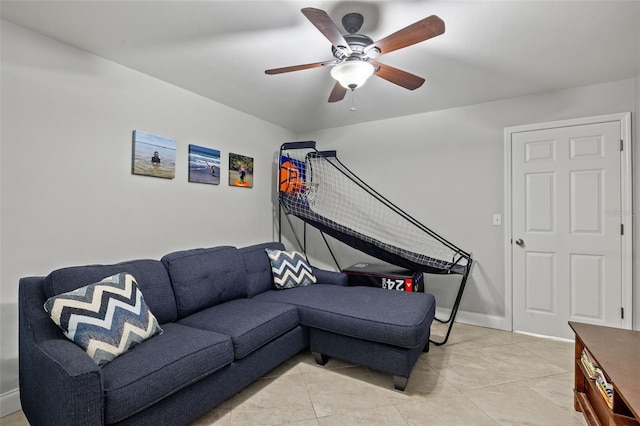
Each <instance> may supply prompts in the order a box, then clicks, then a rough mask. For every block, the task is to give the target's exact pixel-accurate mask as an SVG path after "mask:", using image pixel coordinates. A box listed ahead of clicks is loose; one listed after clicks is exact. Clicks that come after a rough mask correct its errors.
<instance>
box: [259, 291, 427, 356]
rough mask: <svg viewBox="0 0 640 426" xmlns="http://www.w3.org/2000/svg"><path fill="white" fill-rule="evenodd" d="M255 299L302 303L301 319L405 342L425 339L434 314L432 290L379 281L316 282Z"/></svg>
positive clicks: (323, 326)
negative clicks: (385, 287) (355, 284)
mask: <svg viewBox="0 0 640 426" xmlns="http://www.w3.org/2000/svg"><path fill="white" fill-rule="evenodd" d="M254 299H257V300H265V301H270V302H283V303H291V304H294V305H296V306H298V315H299V316H300V323H301V324H303V325H306V326H309V327H315V328H319V329H322V330H326V331H331V332H334V333H338V334H342V335H345V336H350V337H356V338H359V339H365V340H371V341H374V342H381V343H387V344H390V345H396V346H401V347H405V348H413V347H416V346H420V345H424V344H425V343H426V341H427V340H428V338H429V327H430V325H431V322H432V321H433V316H434V314H435V298H434V297H433V295H431V294H427V293H406V292H402V291H389V290H383V289H380V288H374V287H341V286H335V285H327V284H315V285H311V286H307V287H296V288H292V289H289V290H287V291H279V290H270V291H266V292H264V293H261V294H259V295H257V296H256V297H255V298H254Z"/></svg>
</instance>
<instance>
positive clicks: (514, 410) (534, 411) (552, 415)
mask: <svg viewBox="0 0 640 426" xmlns="http://www.w3.org/2000/svg"><path fill="white" fill-rule="evenodd" d="M466 395H467V397H468V398H469V399H470V400H471V401H473V403H475V405H477V406H478V407H479V408H480V409H482V410H483V411H484V412H485V413H487V414H488V415H489V416H490V417H491V418H493V419H494V420H495V421H497V422H498V423H499V424H501V425H563V426H564V425H566V426H569V425H584V424H585V421H584V419H583V418H582V414H581V413H576V412H575V411H574V410H573V405H571V406H569V407H560V406H558V405H556V404H554V403H553V402H551V401H549V399H548V398H545V397H543V396H542V395H540V394H539V393H538V392H536V391H535V390H533V389H531V388H530V387H528V386H525V385H523V384H522V383H508V384H504V385H500V386H491V387H487V388H482V389H476V390H475V391H470V392H467V394H466Z"/></svg>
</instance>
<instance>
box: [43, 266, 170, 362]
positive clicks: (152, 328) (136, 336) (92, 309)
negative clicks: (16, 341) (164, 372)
mask: <svg viewBox="0 0 640 426" xmlns="http://www.w3.org/2000/svg"><path fill="white" fill-rule="evenodd" d="M44 309H45V311H47V313H48V314H49V316H50V317H51V319H52V320H53V322H55V323H56V324H57V325H58V326H59V327H60V328H61V329H62V331H63V332H64V334H65V336H67V338H68V339H69V340H71V341H73V342H74V343H76V344H77V345H78V346H80V347H81V348H83V349H84V350H85V351H86V352H87V354H89V356H90V357H91V359H93V361H94V362H95V363H96V364H98V365H104V364H106V363H108V362H109V361H111V360H113V359H114V358H115V357H117V356H119V355H122V354H123V353H125V352H126V351H127V350H128V349H130V348H132V347H133V346H135V345H137V344H138V343H140V342H142V341H144V340H146V339H148V338H149V337H151V336H154V335H156V334H160V333H162V328H160V325H159V324H158V321H157V320H156V317H155V316H153V314H152V313H151V311H150V310H149V307H148V306H147V304H146V303H145V302H144V298H143V297H142V292H141V291H140V289H139V288H138V283H137V282H136V280H135V278H134V277H133V276H131V275H129V274H127V273H120V274H116V275H113V276H111V277H107V278H105V279H103V280H102V281H100V282H98V283H94V284H89V285H87V286H85V287H81V288H79V289H77V290H73V291H70V292H67V293H62V294H59V295H57V296H54V297H52V298H50V299H48V300H47V301H46V302H45V304H44Z"/></svg>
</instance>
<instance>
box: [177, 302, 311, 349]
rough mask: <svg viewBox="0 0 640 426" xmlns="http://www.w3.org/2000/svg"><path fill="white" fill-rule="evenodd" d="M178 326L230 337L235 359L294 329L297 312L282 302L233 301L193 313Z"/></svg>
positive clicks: (296, 322) (294, 308) (293, 307)
mask: <svg viewBox="0 0 640 426" xmlns="http://www.w3.org/2000/svg"><path fill="white" fill-rule="evenodd" d="M178 323H179V324H183V325H188V326H190V327H197V328H203V329H206V330H211V331H215V332H218V333H221V334H226V335H228V336H231V340H232V341H233V349H234V353H235V358H236V359H241V358H244V357H246V356H247V355H249V354H250V353H251V352H253V351H255V350H256V349H258V348H259V347H261V346H263V345H264V344H266V343H268V342H270V341H271V340H273V339H275V338H277V337H280V336H281V335H283V334H285V333H286V332H287V331H289V330H291V329H293V328H295V327H296V326H297V325H298V310H297V308H296V307H295V306H293V305H286V304H283V303H272V302H263V301H258V300H255V299H236V300H232V301H230V302H226V303H222V304H220V305H216V306H213V307H211V308H208V309H205V310H203V311H200V312H196V313H195V314H193V315H189V316H188V317H186V318H183V319H181V320H180V321H178Z"/></svg>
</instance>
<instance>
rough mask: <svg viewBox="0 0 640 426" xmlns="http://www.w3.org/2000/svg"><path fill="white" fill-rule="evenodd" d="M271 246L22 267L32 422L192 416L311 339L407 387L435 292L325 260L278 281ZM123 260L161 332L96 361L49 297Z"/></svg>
mask: <svg viewBox="0 0 640 426" xmlns="http://www.w3.org/2000/svg"><path fill="white" fill-rule="evenodd" d="M265 248H271V249H279V250H284V247H283V246H282V244H280V243H264V244H258V245H253V246H249V247H244V248H239V249H238V248H235V247H231V246H221V247H214V248H208V249H193V250H187V251H180V252H175V253H171V254H168V255H166V256H164V257H163V258H162V259H161V260H134V261H128V262H123V263H118V264H114V265H88V266H77V267H68V268H63V269H58V270H56V271H53V272H51V274H49V275H48V276H47V277H26V278H22V279H21V280H20V284H19V324H20V329H19V340H20V342H19V350H20V354H19V363H20V367H19V370H20V399H21V403H22V409H23V411H24V413H25V415H26V417H27V419H28V420H29V422H30V423H31V424H32V425H91V426H94V425H110V424H121V425H125V424H136V425H143V424H148V425H154V426H155V425H158V424H171V425H180V424H188V423H189V422H191V421H193V420H195V419H197V418H198V417H200V416H202V415H203V414H205V413H206V412H207V411H209V410H210V409H212V408H213V407H215V406H216V405H218V404H220V403H221V402H222V401H224V400H225V399H227V398H229V397H230V396H232V395H234V394H235V393H237V392H239V391H240V390H242V389H243V388H244V387H246V386H247V385H249V384H250V383H252V382H253V381H255V380H256V379H258V378H260V377H261V376H263V375H264V374H265V373H267V372H269V371H270V370H271V369H273V368H275V367H277V366H278V365H280V364H281V363H283V362H284V361H286V360H288V359H289V358H291V357H292V356H294V355H295V354H297V353H298V352H300V351H301V350H303V349H306V348H310V350H311V351H312V352H313V353H314V356H315V358H316V361H317V362H318V363H320V364H324V363H325V362H326V361H327V360H328V358H329V357H335V358H338V359H342V360H345V361H349V362H352V363H356V364H359V365H363V366H366V367H369V368H373V369H377V370H381V371H383V372H386V373H389V374H392V375H393V376H394V379H395V386H396V388H397V389H399V390H404V387H405V385H406V383H407V379H408V377H409V374H410V372H411V370H412V368H413V366H414V365H415V363H416V361H417V359H418V357H419V356H420V354H421V353H422V352H423V350H428V344H429V333H430V326H431V322H432V320H433V316H434V310H435V300H434V298H433V296H432V295H430V294H425V293H402V292H395V291H388V290H382V289H377V288H371V287H349V286H347V285H346V284H347V278H346V275H344V274H341V273H338V272H331V271H325V270H319V269H314V274H315V276H316V278H317V283H316V284H313V285H310V286H306V287H296V288H291V289H286V290H276V289H274V287H273V280H272V274H271V264H270V262H269V259H268V257H267V255H266V253H265ZM121 272H128V273H129V274H131V275H133V276H134V277H135V278H136V281H137V283H138V286H139V288H140V290H141V291H142V293H143V294H144V300H145V302H146V303H147V305H148V307H149V309H150V310H151V312H152V313H153V314H154V315H155V316H156V318H157V320H158V322H159V323H160V325H161V327H162V329H163V333H162V334H160V335H156V336H154V337H152V338H150V339H148V340H146V341H144V342H142V343H140V344H139V345H137V346H135V347H133V348H132V349H130V350H129V351H127V352H125V353H124V354H122V355H120V356H118V357H117V358H115V359H113V360H112V361H111V362H109V363H107V364H106V365H103V366H98V365H97V364H96V363H95V362H94V361H93V360H92V359H91V358H90V357H89V356H88V355H87V353H86V352H85V351H84V350H83V349H82V348H80V347H79V346H77V345H76V344H74V343H73V342H71V341H70V340H68V339H67V338H66V337H65V336H64V335H63V333H62V331H61V330H60V329H59V328H58V326H57V325H56V324H54V322H53V321H52V320H51V318H49V316H48V314H47V313H46V312H45V310H44V309H43V304H44V303H45V301H46V300H47V299H48V298H49V297H52V296H54V295H58V294H61V293H64V292H68V291H70V290H74V289H77V288H80V287H83V286H85V285H87V284H91V283H94V282H97V281H100V280H102V279H103V278H105V277H107V276H110V275H113V274H117V273H121Z"/></svg>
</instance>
